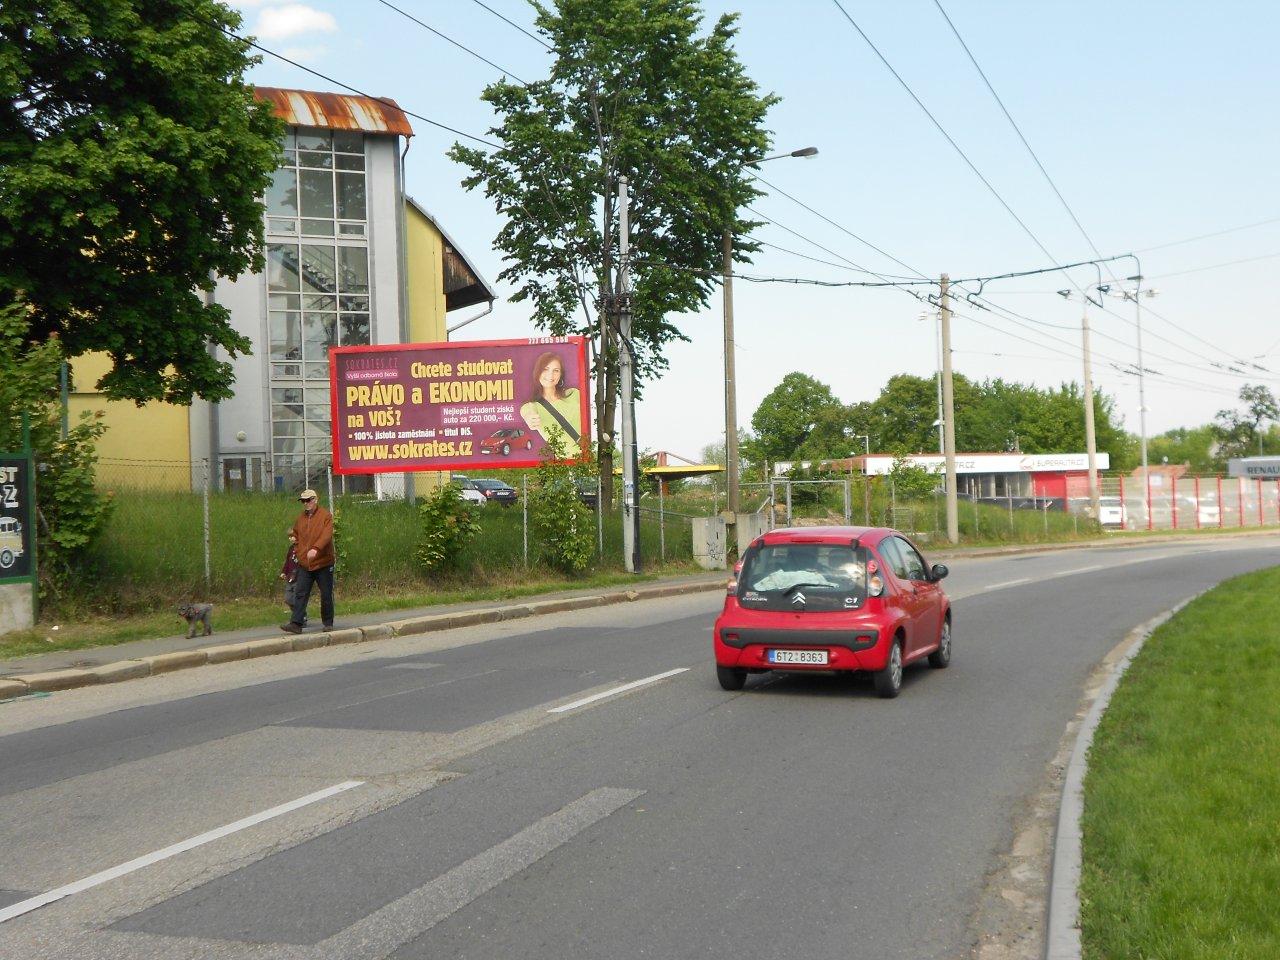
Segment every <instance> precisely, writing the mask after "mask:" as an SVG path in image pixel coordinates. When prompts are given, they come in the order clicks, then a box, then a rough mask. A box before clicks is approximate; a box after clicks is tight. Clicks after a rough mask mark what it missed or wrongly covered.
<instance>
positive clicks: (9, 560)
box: [0, 548, 13, 570]
mask: <svg viewBox="0 0 1280 960" xmlns="http://www.w3.org/2000/svg"><path fill="white" fill-rule="evenodd" d="M12 566H13V551H12V550H9V549H7V548H6V549H4V550H0V567H3V568H4V569H5V570H8V569H9V568H10V567H12Z"/></svg>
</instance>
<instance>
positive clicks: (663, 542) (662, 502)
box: [658, 477, 667, 563]
mask: <svg viewBox="0 0 1280 960" xmlns="http://www.w3.org/2000/svg"><path fill="white" fill-rule="evenodd" d="M666 485H667V483H666V481H665V480H663V479H662V478H661V477H659V478H658V556H660V557H661V558H662V562H663V563H666V562H667V502H666V498H665V496H664V494H663V488H664V487H666Z"/></svg>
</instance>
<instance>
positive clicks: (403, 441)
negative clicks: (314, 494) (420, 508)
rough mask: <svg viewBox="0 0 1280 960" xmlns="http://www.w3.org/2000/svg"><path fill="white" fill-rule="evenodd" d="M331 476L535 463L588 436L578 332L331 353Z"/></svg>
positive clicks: (572, 452) (577, 447) (579, 448)
mask: <svg viewBox="0 0 1280 960" xmlns="http://www.w3.org/2000/svg"><path fill="white" fill-rule="evenodd" d="M329 377H330V397H331V403H332V406H333V411H332V416H333V469H334V472H335V473H340V474H344V473H345V474H354V473H391V472H395V473H403V472H418V471H427V470H468V469H472V468H483V467H489V468H492V467H498V468H502V467H531V466H536V465H537V464H539V463H541V462H542V460H543V449H544V448H545V447H546V445H547V441H548V440H549V439H550V438H552V437H554V438H556V439H557V440H558V441H559V443H560V446H561V449H562V450H563V451H564V455H565V457H566V458H567V459H570V460H577V459H579V458H580V457H581V456H582V452H583V450H584V449H585V447H586V445H587V444H588V443H589V442H590V437H589V424H590V418H589V416H588V408H587V391H586V382H587V345H586V338H584V337H531V338H529V339H527V340H474V341H469V342H460V343H397V344H386V345H380V346H368V347H333V348H331V349H330V351H329Z"/></svg>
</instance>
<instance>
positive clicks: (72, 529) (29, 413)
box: [0, 305, 111, 597]
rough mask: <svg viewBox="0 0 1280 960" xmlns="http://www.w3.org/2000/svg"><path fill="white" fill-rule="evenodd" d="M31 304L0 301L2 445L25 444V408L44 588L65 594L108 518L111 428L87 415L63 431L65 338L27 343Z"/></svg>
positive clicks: (47, 593)
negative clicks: (105, 462) (101, 448)
mask: <svg viewBox="0 0 1280 960" xmlns="http://www.w3.org/2000/svg"><path fill="white" fill-rule="evenodd" d="M27 337H28V332H27V318H26V311H25V310H23V309H22V308H21V307H18V306H12V305H11V306H7V307H0V450H5V451H10V450H17V449H18V448H19V447H20V446H21V445H22V421H23V417H24V415H25V417H26V419H27V422H28V424H29V426H30V431H31V447H32V450H33V453H34V459H35V465H36V471H37V480H36V535H37V537H38V538H39V541H38V549H37V553H36V555H37V558H38V560H39V564H40V570H39V575H40V591H41V594H42V595H43V596H45V597H57V596H61V595H62V594H63V593H64V592H65V591H66V590H67V588H68V587H70V586H71V584H72V583H73V579H74V578H75V577H76V576H77V575H82V574H83V573H84V561H85V559H86V557H87V554H88V552H89V550H90V549H91V548H92V546H93V544H94V542H95V541H96V540H97V538H98V536H99V534H100V533H101V532H102V529H103V527H104V526H105V525H106V522H107V517H108V514H109V512H110V508H111V502H110V500H109V499H108V498H107V497H106V496H104V495H103V494H101V493H99V492H98V490H97V488H96V486H95V483H94V479H95V476H94V475H95V466H96V464H97V455H96V453H95V449H94V447H95V444H96V442H97V440H98V438H99V437H100V436H102V434H103V432H104V430H105V429H106V428H105V427H104V426H103V425H102V423H101V422H100V421H99V420H98V419H97V418H96V417H94V416H91V415H88V414H85V415H84V416H83V417H82V418H81V419H80V421H79V422H77V423H73V424H69V425H68V430H67V436H66V437H65V438H63V436H62V410H61V406H60V405H59V404H58V403H57V402H56V398H57V396H58V375H59V371H60V370H61V367H62V361H63V354H62V345H61V343H59V342H58V340H57V338H54V339H52V340H49V341H46V342H45V343H43V344H40V345H38V346H27V345H25V343H24V341H25V340H26V339H27Z"/></svg>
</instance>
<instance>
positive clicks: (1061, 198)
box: [933, 0, 1114, 276]
mask: <svg viewBox="0 0 1280 960" xmlns="http://www.w3.org/2000/svg"><path fill="white" fill-rule="evenodd" d="M933 3H934V6H936V7H937V8H938V12H939V13H941V14H942V19H943V20H946V21H947V26H948V27H950V28H951V32H952V33H953V34H955V38H956V40H958V41H959V42H960V46H961V47H962V48H963V49H964V52H965V54H966V55H967V56H968V57H969V62H970V63H972V64H973V68H974V69H975V70H977V71H978V76H980V77H981V78H982V82H983V83H984V84H986V86H987V90H988V91H990V93H991V96H992V97H993V98H994V99H995V101H996V103H997V104H998V105H999V107H1000V111H1001V112H1002V113H1003V114H1004V116H1005V119H1006V120H1008V121H1009V126H1011V127H1013V132H1014V133H1016V134H1017V135H1018V139H1019V140H1021V141H1022V145H1023V146H1024V147H1026V148H1027V153H1029V154H1030V155H1031V159H1032V160H1033V161H1035V165H1036V167H1037V168H1039V170H1040V173H1041V174H1043V175H1044V179H1045V182H1047V183H1048V184H1049V187H1050V189H1052V190H1053V193H1054V195H1055V196H1056V197H1057V198H1058V202H1059V203H1061V204H1062V209H1064V210H1066V211H1067V216H1069V217H1070V218H1071V222H1072V223H1074V224H1075V225H1076V229H1077V230H1079V231H1080V236H1082V237H1084V239H1085V243H1087V244H1089V249H1090V250H1092V251H1093V255H1094V256H1095V257H1098V258H1099V259H1101V258H1102V253H1101V251H1099V250H1098V246H1097V244H1095V243H1094V242H1093V238H1092V237H1090V236H1089V233H1088V231H1086V230H1085V228H1084V224H1082V223H1081V222H1080V218H1079V217H1077V216H1076V213H1075V211H1074V210H1072V209H1071V204H1069V203H1067V198H1066V197H1064V196H1063V195H1062V191H1061V190H1059V189H1058V185H1057V184H1056V183H1054V182H1053V177H1051V176H1049V171H1048V170H1046V169H1045V168H1044V164H1043V163H1041V162H1040V158H1039V157H1038V156H1037V155H1036V152H1035V150H1033V149H1032V148H1031V143H1030V142H1029V141H1028V140H1027V138H1026V136H1025V135H1024V134H1023V132H1022V128H1021V127H1019V126H1018V122H1017V121H1016V120H1014V119H1013V114H1011V113H1010V112H1009V108H1008V107H1006V106H1005V105H1004V101H1003V100H1001V99H1000V94H998V93H996V88H995V87H993V86H992V85H991V81H990V80H989V79H988V78H987V74H986V71H984V70H983V69H982V67H981V66H979V64H978V58H977V57H975V56H974V55H973V51H972V50H970V49H969V45H968V44H967V43H965V42H964V37H962V36H960V31H959V30H957V29H956V25H955V24H954V23H953V22H952V20H951V17H949V16H948V15H947V11H946V10H944V9H943V7H942V3H941V0H933ZM1113 276H1114V274H1113Z"/></svg>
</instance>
